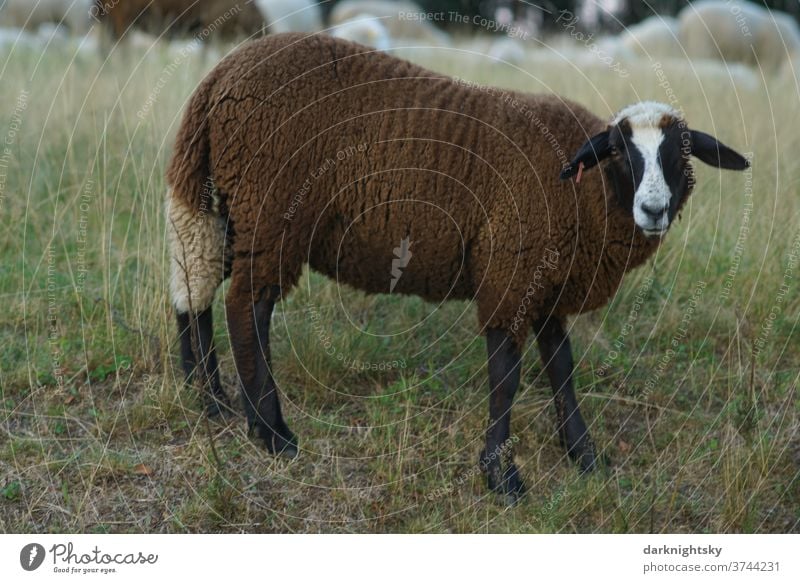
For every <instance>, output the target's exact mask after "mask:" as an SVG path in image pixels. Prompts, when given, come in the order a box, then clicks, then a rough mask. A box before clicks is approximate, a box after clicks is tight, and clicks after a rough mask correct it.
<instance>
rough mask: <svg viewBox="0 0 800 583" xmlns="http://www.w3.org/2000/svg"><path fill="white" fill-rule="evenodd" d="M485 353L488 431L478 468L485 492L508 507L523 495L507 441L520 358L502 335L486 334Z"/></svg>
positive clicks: (505, 334)
mask: <svg viewBox="0 0 800 583" xmlns="http://www.w3.org/2000/svg"><path fill="white" fill-rule="evenodd" d="M486 348H487V350H488V353H489V391H490V394H489V429H488V430H487V431H486V449H485V450H484V451H483V452H482V453H481V466H482V467H483V469H484V470H485V471H486V473H487V476H488V483H489V488H490V489H492V490H494V491H496V492H500V493H503V494H505V495H506V496H507V497H508V501H509V502H510V503H514V502H516V501H517V500H518V499H519V497H520V496H521V495H522V494H523V492H524V489H525V488H524V485H523V483H522V479H521V478H520V476H519V472H518V471H517V467H516V466H515V465H514V463H513V451H512V441H511V404H512V402H513V400H514V394H515V393H516V392H517V387H519V377H520V355H519V348H518V347H517V346H516V344H515V343H514V341H513V339H512V338H511V337H510V336H509V335H508V334H507V333H506V332H505V331H504V330H500V329H496V328H490V329H489V330H487V332H486Z"/></svg>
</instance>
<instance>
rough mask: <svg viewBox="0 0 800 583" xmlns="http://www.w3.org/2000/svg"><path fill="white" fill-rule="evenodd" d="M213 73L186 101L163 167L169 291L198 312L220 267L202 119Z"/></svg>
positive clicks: (220, 226)
mask: <svg viewBox="0 0 800 583" xmlns="http://www.w3.org/2000/svg"><path fill="white" fill-rule="evenodd" d="M213 81H214V79H213V77H212V76H211V75H209V77H207V78H206V79H205V80H204V81H203V83H202V84H201V85H200V87H198V89H197V90H196V91H195V93H194V95H193V96H192V98H191V100H190V101H189V106H188V108H187V109H186V112H185V113H184V116H183V121H182V122H181V127H180V129H179V130H178V136H177V138H176V140H175V151H174V152H173V154H172V159H171V160H170V163H169V166H168V168H167V183H168V184H169V186H170V187H171V188H170V190H169V191H168V193H167V205H166V217H167V239H168V242H169V251H170V255H171V262H170V263H171V265H170V285H169V287H170V296H171V298H172V303H173V304H174V306H175V309H176V310H177V311H178V312H179V313H186V312H189V311H192V312H201V311H203V310H205V309H206V308H208V307H209V306H210V305H211V303H212V301H213V300H214V293H215V292H216V289H217V288H218V287H219V284H220V283H221V282H222V279H223V276H224V271H225V263H226V262H225V253H226V252H228V250H227V246H226V245H225V219H224V218H223V217H221V216H220V212H219V199H218V196H217V190H216V187H215V185H214V179H213V176H212V175H211V170H210V167H209V159H210V156H209V138H208V120H209V116H210V115H211V114H212V112H211V107H210V106H211V94H212V90H213Z"/></svg>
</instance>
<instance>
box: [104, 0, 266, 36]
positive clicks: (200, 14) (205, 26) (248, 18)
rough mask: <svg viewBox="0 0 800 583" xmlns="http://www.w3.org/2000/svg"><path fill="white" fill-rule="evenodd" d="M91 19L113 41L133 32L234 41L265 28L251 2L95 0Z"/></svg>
mask: <svg viewBox="0 0 800 583" xmlns="http://www.w3.org/2000/svg"><path fill="white" fill-rule="evenodd" d="M92 16H93V17H96V18H97V19H98V20H100V21H101V22H103V24H104V25H105V27H106V29H107V30H108V32H110V34H111V35H112V37H113V38H115V39H119V38H122V37H123V36H124V35H125V34H127V33H128V32H129V31H130V30H132V29H140V30H142V31H144V32H147V33H149V34H153V35H157V36H159V35H161V34H164V33H169V34H170V35H179V34H184V35H189V34H201V35H203V36H222V37H225V38H234V37H236V36H239V35H247V36H251V35H254V34H257V33H258V32H260V31H261V30H263V29H264V28H265V27H266V25H267V23H266V22H264V19H263V17H262V16H261V13H260V12H259V10H258V8H257V7H256V6H255V5H254V4H253V3H252V2H240V1H237V0H95V3H94V7H93V8H92Z"/></svg>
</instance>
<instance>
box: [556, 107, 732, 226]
mask: <svg viewBox="0 0 800 583" xmlns="http://www.w3.org/2000/svg"><path fill="white" fill-rule="evenodd" d="M692 155H694V156H697V157H698V158H699V159H701V160H703V161H704V162H706V163H708V164H711V165H713V166H717V167H720V168H729V169H735V170H742V169H744V168H746V167H747V165H748V163H747V161H746V160H745V159H744V158H743V157H742V156H741V155H739V154H737V153H736V152H734V151H733V150H731V149H730V148H727V147H726V146H724V145H722V144H721V143H720V142H718V141H717V140H716V139H715V138H713V137H712V136H709V135H708V134H704V133H702V132H697V131H694V130H690V129H689V127H688V126H687V125H686V123H685V122H684V121H683V119H682V118H681V116H680V115H679V114H678V112H676V111H675V110H673V109H672V108H671V107H669V106H667V105H663V104H660V103H653V102H642V103H637V104H634V105H631V106H629V107H626V108H625V109H623V110H622V111H621V112H620V113H619V114H617V115H616V116H615V118H614V120H613V121H612V122H611V124H609V126H608V129H607V130H606V131H604V132H601V133H600V134H597V135H596V136H593V137H592V138H591V139H590V140H589V141H588V142H587V143H586V144H584V146H583V147H582V148H581V149H580V151H579V152H578V154H577V155H576V158H575V160H573V162H572V163H571V164H570V166H569V167H567V168H565V169H564V171H563V172H562V173H561V177H562V178H567V177H569V176H572V175H574V174H577V173H579V172H580V170H581V167H583V168H585V169H587V168H591V167H592V166H594V165H596V164H597V163H598V162H600V161H605V163H604V168H605V171H606V173H607V175H608V177H609V179H610V185H611V186H612V188H613V189H614V192H615V195H616V199H617V202H618V203H619V204H620V206H621V207H622V208H623V209H625V210H626V211H628V212H629V213H630V214H631V216H632V218H633V222H634V223H635V224H636V226H637V227H638V228H639V229H641V231H642V233H643V234H644V235H645V236H647V237H662V236H663V235H664V234H665V233H666V232H667V229H669V226H670V224H671V223H672V220H673V219H674V218H675V216H676V214H677V213H678V210H679V209H680V207H681V204H682V203H683V201H684V200H685V199H686V197H687V196H688V195H689V192H690V191H691V188H692V185H693V183H694V173H693V169H692V164H691V161H690V156H692Z"/></svg>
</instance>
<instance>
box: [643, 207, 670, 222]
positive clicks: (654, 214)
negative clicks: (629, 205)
mask: <svg viewBox="0 0 800 583" xmlns="http://www.w3.org/2000/svg"><path fill="white" fill-rule="evenodd" d="M642 212H643V213H644V214H646V215H647V216H648V218H650V219H652V220H653V222H658V221H659V220H661V219H662V218H663V217H664V214H665V213H666V212H667V207H665V206H662V207H661V208H655V207H652V206H647V205H644V204H643V205H642Z"/></svg>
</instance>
